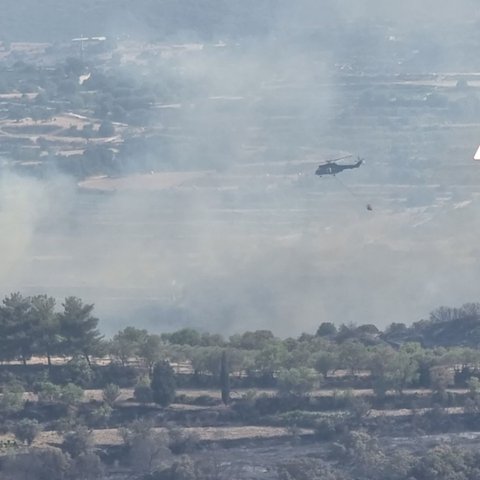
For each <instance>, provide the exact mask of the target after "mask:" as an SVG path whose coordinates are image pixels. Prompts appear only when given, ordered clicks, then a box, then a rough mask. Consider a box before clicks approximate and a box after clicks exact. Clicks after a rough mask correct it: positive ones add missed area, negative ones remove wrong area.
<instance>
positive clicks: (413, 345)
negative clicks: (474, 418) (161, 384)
mask: <svg viewBox="0 0 480 480" xmlns="http://www.w3.org/2000/svg"><path fill="white" fill-rule="evenodd" d="M93 310H94V305H93V304H86V303H84V302H83V301H82V300H81V299H80V298H78V297H67V298H65V300H64V301H63V303H61V305H60V308H58V306H57V302H56V300H55V299H54V298H53V297H49V296H47V295H34V296H24V295H22V294H21V293H18V292H17V293H12V294H10V295H9V296H7V297H5V298H4V300H3V302H2V304H1V305H0V360H2V361H4V362H5V361H13V360H17V361H18V360H19V361H21V362H23V364H27V363H28V361H29V360H31V358H32V357H35V356H39V357H43V358H47V362H48V365H49V366H50V365H51V364H52V357H54V356H60V357H70V358H77V357H83V358H84V359H85V360H86V362H87V363H88V364H89V365H90V364H91V362H92V358H96V357H102V358H105V357H109V358H110V360H111V362H112V363H114V364H119V365H121V366H124V367H125V366H129V365H130V366H140V367H142V368H144V369H145V370H146V373H148V374H150V375H151V373H152V370H153V367H154V365H155V364H156V363H157V362H160V361H163V360H168V361H169V362H170V363H171V364H177V365H178V364H183V365H184V369H185V370H184V373H188V374H190V376H191V377H192V378H193V379H192V382H195V381H196V382H200V383H201V382H202V381H203V382H207V384H210V385H212V386H213V385H220V379H221V378H223V379H224V382H225V378H226V372H225V365H226V363H227V362H226V357H227V356H228V369H229V371H228V373H229V375H230V376H231V378H232V381H234V382H237V385H238V384H241V382H244V383H245V382H247V386H248V381H249V380H250V381H253V380H255V381H256V384H255V385H254V386H263V387H268V386H271V387H282V388H284V389H285V390H286V391H291V392H296V393H300V392H306V391H309V390H311V389H313V388H315V387H316V386H317V387H318V386H319V385H321V384H322V383H323V384H326V383H329V384H331V383H332V382H337V383H338V382H339V381H340V380H339V378H347V379H348V382H349V384H350V385H355V382H357V383H359V385H362V386H367V387H371V388H373V389H374V390H375V392H376V393H378V395H379V396H381V395H384V394H385V393H386V392H387V391H388V390H395V391H397V392H399V393H401V392H402V391H403V390H404V389H405V388H408V387H419V386H420V387H430V388H432V389H434V390H438V391H442V390H445V389H446V388H447V386H449V385H454V384H455V385H457V386H460V385H461V386H466V382H467V380H468V379H469V378H470V376H472V375H476V373H477V367H478V365H480V350H479V349H478V348H477V347H478V343H476V342H475V339H476V337H475V332H476V331H477V330H478V331H480V306H479V304H466V305H464V306H462V307H460V308H447V307H441V308H439V309H437V310H435V311H433V312H432V313H431V315H430V317H429V318H428V319H426V320H422V321H420V322H416V323H414V324H412V326H410V327H407V326H405V325H403V324H392V325H390V326H388V327H387V328H386V329H385V330H384V331H383V332H382V331H380V330H379V329H378V328H377V327H375V326H374V325H360V326H356V325H341V326H340V327H337V326H335V325H334V324H333V323H331V322H323V323H321V324H320V326H319V327H318V329H317V331H316V332H315V333H313V334H309V333H303V334H301V335H300V336H299V337H297V338H286V339H281V338H278V337H275V335H274V334H273V333H272V332H271V331H269V330H257V331H253V332H250V331H247V332H244V333H238V334H234V335H232V336H230V337H229V338H228V339H226V338H224V337H223V336H222V335H219V334H211V333H208V332H199V331H197V330H195V329H192V328H183V329H181V330H178V331H175V332H171V333H163V334H152V333H149V332H148V331H147V330H145V329H140V328H137V327H132V326H128V327H125V328H124V329H122V330H120V331H119V332H117V333H116V334H115V335H113V337H112V338H111V339H105V338H104V336H103V335H102V333H101V331H100V329H99V319H98V318H96V317H95V316H94V314H93ZM449 331H452V335H451V336H449V334H448V332H449ZM445 338H449V339H450V341H449V342H450V344H449V345H447V346H443V344H444V343H445ZM452 339H453V340H454V341H452ZM222 357H223V360H224V361H223V362H222ZM222 369H223V370H222ZM339 371H342V375H341V376H340V377H339V375H338V374H336V373H338V372H339ZM360 373H362V375H360ZM208 382H209V383H208ZM366 382H367V383H366ZM252 385H253V384H252Z"/></svg>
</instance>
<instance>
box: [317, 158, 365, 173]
mask: <svg viewBox="0 0 480 480" xmlns="http://www.w3.org/2000/svg"><path fill="white" fill-rule="evenodd" d="M351 156H352V155H346V156H345V157H339V158H335V159H333V160H328V161H327V162H325V163H322V164H320V165H319V166H318V168H317V170H316V171H315V175H319V176H320V177H321V176H323V175H334V176H335V175H336V174H337V173H340V172H341V171H343V170H349V169H352V168H358V167H359V166H360V165H361V164H362V163H363V158H360V157H357V161H356V162H355V163H353V164H351V165H339V164H338V163H336V162H338V161H339V160H344V159H345V158H350V157H351Z"/></svg>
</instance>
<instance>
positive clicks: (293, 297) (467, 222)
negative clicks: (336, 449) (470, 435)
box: [0, 0, 480, 335]
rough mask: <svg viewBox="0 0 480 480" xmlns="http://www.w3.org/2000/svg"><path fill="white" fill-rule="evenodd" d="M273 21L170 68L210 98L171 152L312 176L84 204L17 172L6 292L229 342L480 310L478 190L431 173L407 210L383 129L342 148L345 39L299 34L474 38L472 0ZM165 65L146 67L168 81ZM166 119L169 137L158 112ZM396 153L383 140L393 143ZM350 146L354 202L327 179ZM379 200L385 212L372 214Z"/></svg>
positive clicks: (6, 198) (199, 96)
mask: <svg viewBox="0 0 480 480" xmlns="http://www.w3.org/2000/svg"><path fill="white" fill-rule="evenodd" d="M271 13H272V15H271V18H270V20H269V22H270V25H271V27H270V30H269V33H268V35H266V36H264V37H262V38H261V39H259V38H255V39H252V38H249V37H248V36H246V37H245V38H244V39H238V45H237V46H235V47H234V46H233V45H232V44H229V45H228V48H225V49H223V50H221V51H220V50H218V49H217V50H215V49H212V50H211V51H210V50H208V49H205V50H203V51H201V52H200V53H188V54H183V55H178V57H175V58H174V59H173V60H171V61H169V64H168V65H169V67H173V68H174V69H175V71H176V72H180V73H179V74H181V75H182V77H183V79H184V80H187V81H188V82H190V84H192V85H197V86H200V87H201V88H198V91H195V92H196V93H194V94H192V95H194V96H193V98H190V99H189V103H188V105H182V109H181V111H180V113H179V118H180V120H177V122H178V123H177V124H176V126H180V127H181V128H182V129H184V130H185V131H186V132H188V134H189V138H190V141H189V142H185V143H178V144H177V145H176V146H175V148H173V150H172V155H174V156H175V158H176V159H177V160H179V163H180V164H182V165H188V166H191V168H193V169H198V168H199V167H205V166H207V167H209V168H210V167H211V166H212V165H213V166H221V167H224V168H225V167H228V168H232V167H234V166H235V165H238V164H245V163H249V162H250V163H251V162H259V161H261V162H275V161H278V160H282V161H286V162H287V163H288V162H290V164H291V165H292V164H293V163H292V162H294V161H297V160H302V159H309V160H313V163H312V165H311V168H310V167H309V168H307V169H305V168H304V167H302V171H303V172H304V173H306V177H305V176H304V177H302V179H301V181H291V179H290V178H286V177H284V178H277V177H273V176H266V175H264V174H262V175H253V176H252V175H251V171H250V170H248V169H247V170H241V169H237V170H235V169H234V170H229V169H228V168H227V171H226V172H225V173H224V174H223V176H221V175H219V174H212V175H210V176H207V178H206V179H204V180H203V181H202V182H193V184H190V185H186V186H185V187H184V188H182V189H179V190H174V191H172V192H163V193H162V192H160V193H154V194H152V193H145V192H144V193H141V192H128V193H122V192H117V193H116V194H115V195H86V194H80V193H78V192H77V191H76V188H75V185H74V182H73V181H72V180H71V179H68V178H65V177H61V176H58V177H56V178H54V179H52V180H51V181H49V182H42V181H37V180H33V179H27V178H20V177H16V176H13V175H4V176H3V178H2V179H1V184H0V227H1V231H2V236H1V237H0V252H1V253H0V259H1V263H2V270H1V271H0V287H1V291H3V292H4V293H5V295H7V294H8V293H10V292H11V291H14V290H17V289H18V290H20V291H22V292H25V293H32V294H34V293H35V294H36V293H47V294H50V295H53V296H55V297H56V298H57V299H58V300H59V302H60V301H61V298H62V297H64V296H66V295H77V296H80V297H81V298H82V299H83V300H84V301H85V302H89V303H95V304H96V313H97V315H98V316H99V317H100V318H101V320H102V323H101V326H102V328H103V329H104V330H105V331H106V332H107V333H112V332H115V331H116V330H118V329H120V328H122V327H123V326H125V325H127V324H129V325H136V326H145V327H147V328H149V329H150V330H152V331H163V330H167V329H168V330H172V329H176V328H180V327H183V326H185V325H191V326H195V327H198V328H200V329H203V330H210V331H218V332H221V333H232V332H235V331H242V330H245V329H257V328H270V329H272V330H273V331H274V332H275V333H276V334H279V335H297V334H300V333H301V332H302V331H310V332H313V331H314V330H315V329H316V328H317V326H318V324H319V323H321V322H323V321H333V322H335V323H336V324H340V323H349V322H355V323H375V324H377V325H379V326H381V327H384V326H385V325H387V324H389V323H391V322H406V323H410V322H413V321H416V320H418V319H419V318H421V317H426V316H427V315H428V313H429V311H430V310H432V309H434V308H436V307H438V306H440V305H450V306H455V305H460V304H462V303H464V302H467V301H477V300H478V286H477V285H478V282H477V276H478V271H479V268H478V260H477V259H478V247H477V245H478V234H479V233H480V232H479V231H478V230H479V226H478V221H477V218H478V213H479V205H478V200H477V197H475V196H474V195H473V194H472V192H474V191H475V189H470V190H468V191H467V190H466V191H465V192H464V193H463V194H462V196H461V198H460V200H462V201H463V200H466V201H470V203H465V204H459V203H458V202H457V203H455V199H453V200H451V201H449V202H447V203H444V204H443V205H440V204H439V201H438V199H437V197H440V196H441V195H442V192H444V190H445V189H446V190H447V191H448V188H449V182H450V181H452V180H455V179H451V178H449V177H448V175H445V176H444V177H442V179H441V180H442V184H443V187H444V189H443V190H441V189H440V188H439V187H435V186H432V184H437V183H438V178H437V179H436V182H432V179H431V178H429V173H428V172H427V171H423V170H422V168H421V167H418V170H417V172H416V178H417V181H416V185H415V186H413V187H411V190H409V191H408V192H407V196H409V197H410V198H413V199H415V198H419V197H420V196H422V195H428V196H430V197H431V204H432V205H430V206H426V207H425V208H420V207H419V206H418V204H416V203H415V202H413V203H411V204H410V205H408V203H406V204H405V205H404V207H402V198H403V196H405V189H403V190H402V188H400V187H399V186H398V185H395V184H394V183H395V182H392V184H388V185H387V184H385V182H384V181H383V180H382V179H383V178H385V177H386V176H387V175H386V173H385V172H386V171H388V170H389V169H391V168H393V167H395V166H394V165H393V160H392V159H391V158H389V157H382V158H379V157H376V156H375V139H376V138H377V137H376V136H378V135H380V134H381V135H385V129H382V130H381V133H380V130H379V132H378V133H377V132H376V131H374V130H372V131H370V132H369V133H368V138H362V137H355V138H354V139H352V138H345V139H343V138H341V136H340V135H338V136H335V135H333V136H332V132H331V121H332V118H333V117H334V116H335V115H336V114H337V106H338V104H339V102H340V103H341V102H342V98H341V95H342V91H341V90H340V89H339V88H338V87H337V85H336V83H335V82H336V78H337V77H336V74H335V71H334V70H333V69H332V65H334V64H335V55H336V54H337V52H338V50H339V45H338V44H337V43H335V42H338V41H340V43H341V40H342V38H343V33H342V32H343V30H340V32H337V33H338V35H336V36H335V38H334V39H332V42H331V43H329V41H322V42H320V43H319V44H315V43H311V44H309V43H305V41H304V40H303V39H302V40H299V39H298V38H299V37H298V36H297V34H298V32H299V31H300V32H305V31H307V30H308V29H311V28H318V27H319V26H320V27H321V26H322V25H327V26H328V25H331V24H332V23H334V24H339V25H344V26H345V31H347V30H348V31H349V32H351V29H350V28H347V27H346V25H347V23H348V22H353V23H356V24H358V26H359V28H364V29H368V28H370V26H371V25H372V24H374V22H375V21H377V19H378V18H381V19H382V21H383V22H391V23H392V25H394V26H395V28H396V31H399V32H400V33H401V32H403V33H404V34H405V35H415V34H416V33H418V29H421V28H423V24H424V23H423V22H427V23H430V24H431V23H434V24H435V23H436V24H437V25H438V29H439V31H440V29H442V28H447V29H448V28H450V27H451V26H452V25H456V27H455V28H459V29H461V28H462V24H465V25H466V24H467V23H468V22H470V21H471V20H474V19H476V18H477V8H476V7H475V5H474V2H472V1H466V0H465V1H463V2H459V3H455V4H453V3H452V4H451V5H450V4H446V5H445V4H442V5H439V4H438V3H437V2H433V1H432V2H427V1H424V2H421V3H419V2H413V1H404V2H401V3H400V2H381V1H374V0H371V1H361V2H353V1H337V2H318V1H313V0H311V1H302V2H295V3H292V2H288V3H287V2H285V3H284V4H283V5H281V6H279V7H278V9H277V10H275V11H273V12H271ZM141 26H142V24H141V23H140V24H139V28H141ZM112 28H113V27H112ZM459 32H460V30H459ZM320 33H321V30H320ZM302 35H303V33H302ZM193 36H194V35H193V34H192V32H186V33H185V38H188V39H191V38H192V37H193ZM300 36H301V35H300ZM181 39H182V32H178V35H177V38H176V41H177V42H178V41H179V40H181ZM432 41H438V42H439V43H438V47H439V48H440V51H441V52H443V53H444V54H445V58H444V62H445V64H446V65H447V67H448V64H449V58H450V55H451V54H452V53H451V52H452V48H451V46H449V45H446V44H445V45H444V44H442V43H441V35H440V34H439V36H438V37H437V38H436V39H434V40H432ZM340 46H341V45H340ZM163 62H164V61H163V60H159V64H155V63H152V64H150V65H149V66H148V69H147V70H146V71H145V68H144V69H143V71H142V73H143V74H145V73H146V74H150V75H152V76H154V75H158V72H159V71H161V69H162V68H165V64H164V63H163ZM447 67H446V68H447ZM132 74H134V69H133V68H132ZM218 97H223V99H222V98H218ZM159 123H162V124H163V125H164V126H165V127H166V128H167V129H168V128H169V125H168V122H166V121H165V119H164V118H162V117H160V116H159ZM378 123H379V124H381V123H382V119H379V121H378ZM383 128H386V127H383ZM391 134H392V136H393V135H394V134H395V126H392V130H391ZM406 135H407V134H406ZM379 141H380V140H379ZM387 141H388V140H386V139H385V138H383V137H382V142H383V143H382V149H384V145H385V142H387ZM393 147H395V145H393V144H392V148H393ZM419 148H420V147H419ZM335 152H338V153H344V152H352V153H353V154H354V155H357V154H362V155H363V154H366V155H369V154H370V155H371V156H372V157H373V158H371V159H367V160H371V161H367V164H366V165H365V166H362V168H361V169H359V170H354V171H351V172H345V173H344V174H342V176H341V177H339V179H341V181H342V182H344V183H345V184H346V185H347V186H348V188H350V190H351V191H349V190H348V189H346V188H344V187H343V185H342V184H339V183H338V182H336V180H335V179H331V178H330V179H319V178H314V175H313V172H314V169H315V162H316V161H317V160H318V159H322V158H325V157H326V156H328V155H330V154H332V153H335ZM423 153H424V154H425V155H426V156H428V154H429V152H428V150H426V151H424V152H423ZM464 163H465V162H464ZM379 165H382V166H381V167H379ZM268 168H269V167H268V166H267V167H265V168H264V169H263V172H264V173H265V172H268ZM282 168H283V167H282ZM277 171H278V169H277ZM291 171H292V170H291V169H290V170H289V173H291ZM293 171H295V168H293ZM240 174H242V175H240ZM472 174H473V175H476V174H477V173H476V172H475V173H472ZM398 183H401V182H398ZM227 185H228V186H229V187H231V188H230V189H223V188H221V187H225V186H227ZM352 192H353V193H352ZM460 200H459V201H460ZM370 202H371V203H372V205H373V207H374V209H373V212H369V211H367V210H366V208H365V206H366V204H367V203H370ZM417 203H418V202H417ZM435 205H437V206H435Z"/></svg>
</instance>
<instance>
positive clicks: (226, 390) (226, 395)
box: [220, 350, 230, 405]
mask: <svg viewBox="0 0 480 480" xmlns="http://www.w3.org/2000/svg"><path fill="white" fill-rule="evenodd" d="M220 386H221V389H222V401H223V403H224V404H225V405H228V404H229V403H230V376H229V371H228V361H227V352H226V351H225V350H224V351H223V352H222V359H221V364H220Z"/></svg>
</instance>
